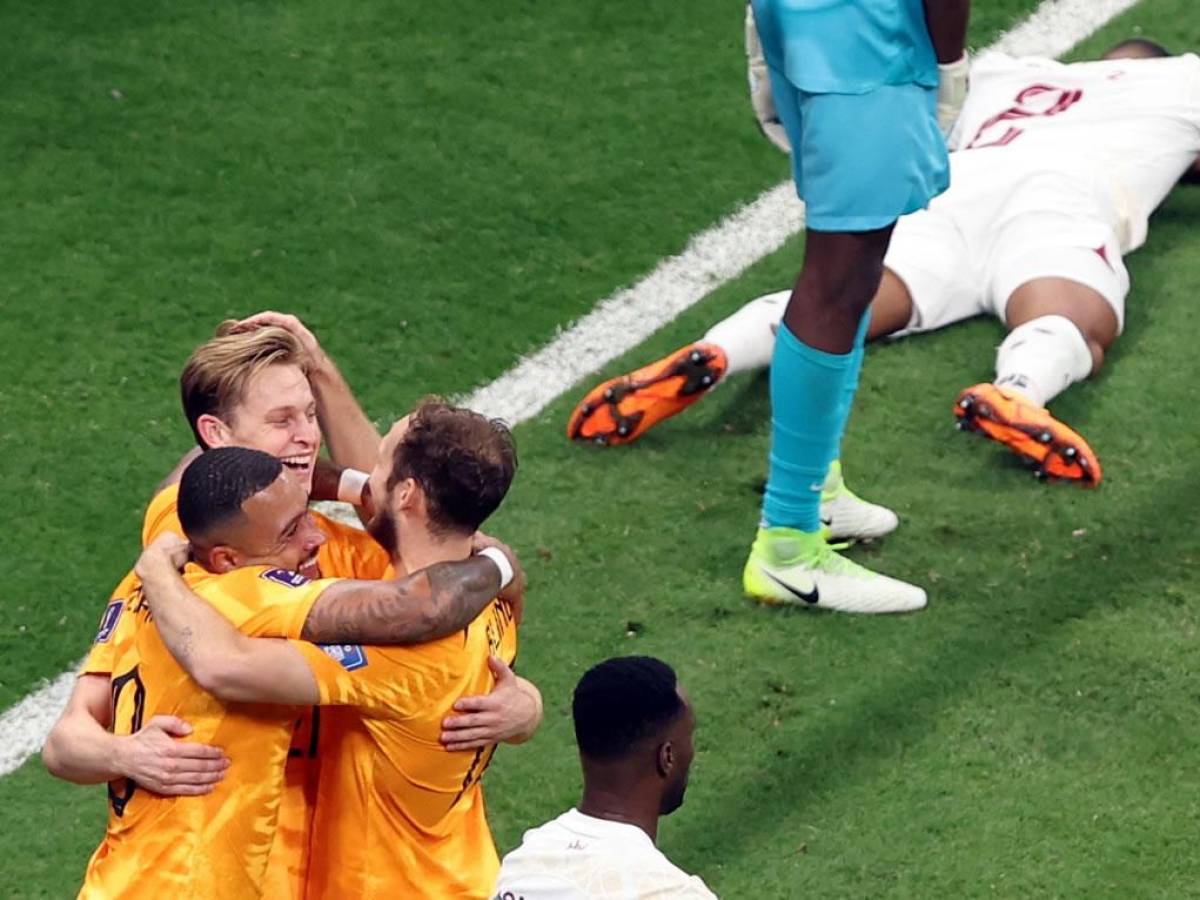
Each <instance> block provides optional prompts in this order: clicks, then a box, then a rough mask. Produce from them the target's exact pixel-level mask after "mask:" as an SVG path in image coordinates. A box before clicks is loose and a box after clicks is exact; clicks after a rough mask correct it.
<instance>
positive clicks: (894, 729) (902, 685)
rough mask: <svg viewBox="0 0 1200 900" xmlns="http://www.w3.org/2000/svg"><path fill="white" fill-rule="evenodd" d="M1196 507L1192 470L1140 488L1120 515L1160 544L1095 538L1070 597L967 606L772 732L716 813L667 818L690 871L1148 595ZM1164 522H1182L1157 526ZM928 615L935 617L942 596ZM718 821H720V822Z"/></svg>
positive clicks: (855, 778)
mask: <svg viewBox="0 0 1200 900" xmlns="http://www.w3.org/2000/svg"><path fill="white" fill-rule="evenodd" d="M1198 510H1200V482H1198V481H1197V480H1195V479H1192V480H1190V481H1188V482H1187V483H1185V484H1176V485H1173V486H1172V485H1170V484H1169V483H1167V482H1164V483H1163V485H1162V487H1161V489H1160V490H1158V491H1157V492H1156V493H1153V494H1149V495H1143V496H1142V498H1141V499H1140V501H1139V502H1138V503H1137V504H1136V505H1135V508H1132V509H1130V510H1129V511H1128V513H1127V514H1126V515H1124V516H1123V517H1122V518H1123V521H1124V522H1125V523H1126V525H1127V526H1128V529H1129V533H1157V534H1158V535H1159V538H1158V541H1157V542H1156V544H1155V545H1154V547H1153V551H1154V552H1153V553H1148V552H1146V547H1145V545H1144V544H1140V543H1138V542H1135V541H1125V542H1120V541H1115V540H1109V541H1104V540H1101V541H1097V542H1096V543H1095V544H1094V545H1092V546H1089V547H1088V548H1087V551H1086V552H1081V553H1080V554H1079V556H1078V559H1076V560H1075V562H1074V563H1073V566H1074V568H1073V570H1072V571H1073V573H1075V574H1077V575H1078V581H1077V582H1075V585H1076V590H1075V592H1074V593H1073V595H1072V596H1070V597H1061V596H1054V595H1053V594H1051V593H1050V592H1049V591H1045V592H1032V591H1031V592H1026V593H1024V594H1022V595H1018V596H1013V597H1010V598H1009V604H1008V605H1007V606H1005V607H1004V608H1001V609H998V608H996V606H995V605H992V604H980V605H979V606H978V607H977V609H976V612H975V614H974V615H971V616H970V617H969V619H967V620H963V619H962V618H961V615H960V619H959V621H960V624H959V625H958V626H956V627H954V628H953V629H952V630H950V631H948V632H943V633H942V634H940V635H936V636H934V637H933V639H932V640H931V641H930V642H929V643H928V644H925V645H924V646H923V648H922V650H921V651H920V652H921V655H920V657H919V658H913V662H912V667H911V668H908V669H906V670H905V671H904V672H903V673H902V674H900V675H898V677H897V678H896V680H895V681H894V683H892V684H889V685H888V686H887V687H886V688H885V689H883V690H877V691H871V692H870V693H869V695H868V696H861V697H858V698H857V699H850V700H849V705H848V704H847V703H846V701H845V700H840V701H839V706H840V707H841V709H842V714H841V715H840V716H839V717H838V721H837V722H829V721H826V722H822V723H818V724H817V725H816V726H815V727H813V728H812V730H809V731H807V732H806V733H805V734H804V737H803V743H802V745H801V746H799V747H797V746H796V745H795V741H794V735H792V736H789V735H787V734H785V733H783V732H780V733H779V734H778V736H777V737H774V738H772V737H771V736H770V733H768V737H767V738H766V739H764V740H762V741H761V744H762V746H761V748H760V751H761V753H760V758H761V761H762V764H761V767H760V768H759V769H757V771H756V772H755V773H754V776H753V778H746V777H735V778H730V779H727V780H724V781H723V782H721V783H720V784H719V791H720V793H721V795H722V796H721V797H713V796H711V794H712V793H715V791H716V790H717V789H718V785H717V783H716V782H713V783H711V784H712V786H711V787H709V788H707V789H706V792H707V793H709V794H710V796H709V797H708V798H707V801H706V804H705V805H706V807H707V808H708V809H710V810H711V811H712V812H711V813H709V814H707V815H703V816H695V817H691V816H688V815H687V813H686V811H685V812H684V814H683V815H682V816H681V817H680V818H681V820H682V821H680V822H678V823H673V824H672V833H673V839H674V840H675V841H676V842H677V845H678V846H680V847H687V848H689V849H690V854H689V855H690V856H691V860H690V861H691V862H693V863H694V864H695V868H697V869H700V870H708V871H713V870H715V868H716V867H719V866H721V865H726V864H733V863H735V862H736V861H737V860H739V859H741V858H742V857H744V856H746V855H747V854H748V853H751V852H752V851H753V850H754V848H755V846H756V845H757V843H759V842H760V841H761V840H763V839H765V837H766V836H767V835H768V834H769V833H770V832H771V831H772V830H773V829H774V828H775V827H776V824H777V823H776V820H775V819H774V817H773V816H772V815H771V809H772V808H780V809H800V810H803V809H805V808H807V807H811V806H813V805H814V804H817V803H819V802H821V801H823V800H826V799H828V798H830V797H835V796H836V795H837V794H839V793H840V792H842V791H843V790H845V789H847V788H850V787H852V786H853V785H855V784H858V783H861V782H866V781H869V780H870V779H872V778H875V777H877V775H878V774H879V771H880V770H882V769H884V768H885V767H887V766H888V765H889V764H892V763H895V762H897V761H898V760H899V759H901V758H902V757H903V756H904V755H905V754H906V752H907V751H908V750H909V749H911V748H915V747H916V746H917V745H918V744H919V743H920V742H921V741H922V740H923V738H925V737H926V735H927V734H928V733H929V732H930V731H932V730H933V729H934V726H935V723H936V720H937V718H938V717H939V715H941V714H942V713H943V712H944V711H945V710H946V709H947V708H949V707H951V706H952V705H954V704H956V703H957V702H959V701H960V699H961V698H962V697H963V696H965V695H967V694H969V693H970V692H971V691H972V690H974V689H975V688H976V687H977V685H978V680H979V678H980V677H981V675H983V674H984V673H986V672H987V671H988V670H989V669H992V668H993V667H995V666H997V664H1002V665H1003V666H1004V667H1006V668H1013V667H1015V666H1019V665H1020V663H1019V662H1018V661H1019V660H1020V659H1021V658H1022V657H1026V656H1029V655H1031V654H1032V653H1034V652H1036V651H1037V650H1039V649H1040V648H1041V647H1043V646H1044V645H1046V644H1048V643H1052V642H1054V641H1057V640H1059V637H1060V629H1061V628H1062V627H1063V626H1064V625H1069V624H1070V623H1072V622H1073V621H1075V620H1078V619H1082V618H1086V617H1087V616H1089V615H1091V614H1092V613H1094V612H1096V611H1098V610H1103V609H1118V608H1126V607H1128V606H1130V605H1134V604H1137V605H1143V604H1150V603H1152V602H1153V601H1152V600H1150V599H1149V596H1150V595H1151V593H1152V592H1153V591H1154V590H1155V589H1156V586H1158V583H1159V582H1160V581H1161V579H1162V578H1164V577H1167V578H1170V577H1173V576H1174V575H1175V574H1177V573H1176V572H1174V571H1168V572H1164V570H1163V568H1162V566H1161V564H1160V560H1162V559H1176V558H1181V557H1186V556H1187V555H1188V554H1190V553H1193V552H1194V547H1195V542H1194V537H1193V536H1194V534H1195V529H1196V528H1197V526H1200V512H1198ZM1164 521H1169V522H1173V523H1175V527H1173V528H1171V529H1169V530H1166V529H1162V528H1161V527H1158V526H1159V525H1160V523H1162V522H1164ZM1060 562H1061V561H1060V560H1059V559H1058V558H1057V557H1055V556H1054V555H1052V554H1048V555H1047V556H1046V557H1043V559H1042V561H1041V565H1039V566H1037V567H1036V568H1033V567H1031V569H1030V571H1029V572H1028V574H1027V575H1025V576H1024V577H1023V578H1022V579H1021V580H1020V581H1021V583H1024V584H1037V583H1038V581H1039V575H1044V576H1045V583H1047V584H1053V583H1054V581H1053V579H1052V578H1051V577H1050V576H1051V570H1052V569H1053V568H1054V567H1055V565H1056V564H1058V563H1060ZM1039 570H1041V572H1039ZM935 603H936V597H935ZM922 615H923V616H937V615H938V610H937V607H936V605H935V606H932V607H931V608H930V610H929V611H927V612H925V613H923V614H922ZM776 625H777V623H776V624H764V627H776ZM931 630H936V629H931ZM702 702H703V700H701V703H702ZM713 702H719V700H718V699H716V698H714V701H713ZM701 709H702V708H701ZM714 819H717V820H719V822H720V823H722V825H723V826H724V827H719V828H718V827H714V821H713V820H714Z"/></svg>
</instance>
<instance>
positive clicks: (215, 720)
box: [80, 565, 329, 900]
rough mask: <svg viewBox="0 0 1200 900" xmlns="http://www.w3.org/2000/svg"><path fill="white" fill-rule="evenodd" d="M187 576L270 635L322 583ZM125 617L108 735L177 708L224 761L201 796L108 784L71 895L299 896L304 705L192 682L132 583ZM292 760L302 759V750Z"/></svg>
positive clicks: (279, 632)
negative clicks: (101, 828)
mask: <svg viewBox="0 0 1200 900" xmlns="http://www.w3.org/2000/svg"><path fill="white" fill-rule="evenodd" d="M184 577H185V579H186V580H187V581H188V583H189V584H190V585H191V587H192V589H193V590H194V591H195V592H196V593H197V594H199V595H200V596H201V597H202V598H204V599H205V600H206V601H208V602H209V603H210V604H212V606H213V607H214V608H216V609H217V610H218V611H219V612H220V613H221V614H222V615H224V616H225V617H226V618H227V619H229V620H230V622H232V623H233V624H234V625H235V626H237V627H238V628H239V629H240V630H241V631H243V632H245V633H247V634H256V635H270V636H277V637H288V636H295V635H298V634H299V633H300V631H301V629H302V628H303V624H304V620H305V617H306V616H307V612H308V610H309V609H311V607H312V604H313V603H315V602H316V599H317V598H318V597H319V596H320V594H321V592H322V591H324V590H325V588H326V587H328V584H329V581H327V580H321V581H308V580H307V579H304V578H302V577H301V576H298V575H296V574H295V573H292V572H287V571H284V570H279V569H269V568H266V567H261V566H260V567H255V568H249V569H239V570H236V571H234V572H230V573H227V574H225V575H219V576H218V575H212V574H210V573H208V572H205V571H203V570H202V569H199V568H198V567H196V566H194V565H191V566H189V567H188V568H187V570H185V573H184ZM126 622H127V623H129V625H130V626H131V627H132V628H133V629H134V640H133V641H132V645H131V646H127V647H126V648H124V650H123V652H121V653H120V655H119V656H118V658H117V665H116V669H115V671H114V672H113V676H112V684H113V698H114V710H113V722H114V725H113V730H114V732H115V733H117V734H131V733H133V732H135V731H137V730H138V729H139V728H140V727H141V726H142V725H143V724H144V723H145V722H147V721H149V719H150V718H151V717H153V716H155V715H174V716H178V717H180V718H182V719H183V720H185V721H186V722H188V723H189V724H190V725H191V726H192V729H193V731H192V734H191V735H190V736H189V738H188V740H195V741H198V742H201V743H208V744H214V745H216V746H219V747H221V748H222V749H224V751H225V753H226V755H227V756H228V757H229V758H230V760H231V761H232V765H231V766H230V768H229V770H228V772H227V774H226V777H225V779H224V780H223V781H222V782H220V784H219V785H218V786H217V788H216V790H214V791H213V792H212V793H211V794H208V795H204V796H199V797H179V798H171V797H160V796H158V795H155V794H150V793H148V792H146V791H145V790H143V789H141V788H140V787H139V786H138V785H136V784H135V783H133V782H130V781H127V780H124V779H122V780H119V781H116V782H113V783H112V784H111V785H110V786H109V820H108V829H107V831H106V834H105V837H104V841H103V842H102V843H101V845H100V847H99V849H97V851H96V853H95V854H94V855H93V857H92V860H91V862H90V863H89V866H88V870H87V874H86V876H85V882H84V886H83V890H82V892H81V894H80V896H81V897H89V898H91V897H95V898H108V897H115V896H120V897H129V898H143V897H145V898H159V897H164V896H176V897H189V898H213V900H215V898H218V897H232V896H239V897H240V896H245V897H258V896H271V897H276V896H278V897H283V898H288V897H299V896H302V891H303V880H304V876H305V873H306V866H307V850H308V832H309V823H310V811H311V808H312V798H311V797H310V796H309V795H308V794H306V789H307V787H308V782H307V779H306V777H305V772H304V771H303V770H301V771H300V772H299V774H297V775H296V777H294V778H293V777H292V773H290V772H289V771H288V767H289V766H290V765H291V764H292V762H293V760H292V759H291V758H290V754H289V748H290V746H291V743H292V737H293V731H294V730H295V729H296V722H297V717H298V716H303V715H307V710H298V709H295V708H289V707H281V706H269V705H266V704H235V703H231V704H227V703H222V702H221V701H218V700H217V699H216V698H214V697H212V696H211V695H209V694H206V693H205V692H203V691H201V690H200V689H199V688H198V687H197V686H196V684H195V682H194V681H192V680H191V679H190V678H189V677H188V676H187V673H186V672H184V671H183V669H182V668H181V667H180V666H179V665H178V663H176V661H175V660H174V658H173V657H172V656H171V655H170V653H169V652H168V651H167V649H166V646H165V645H164V644H163V642H162V639H161V637H160V636H159V634H158V631H157V629H156V628H155V627H154V624H153V621H152V619H151V617H150V615H149V609H148V607H147V606H146V604H145V603H144V601H143V600H142V598H141V596H140V590H135V592H134V594H133V596H132V597H131V598H130V600H129V601H127V603H126V605H125V607H124V610H123V612H122V614H121V619H120V620H119V621H118V628H120V627H122V626H123V625H124V623H126ZM297 762H298V763H300V764H309V768H311V760H309V759H307V758H304V759H299V760H297ZM314 791H315V788H314ZM285 826H286V827H291V828H293V829H294V831H295V833H294V835H293V836H292V838H293V839H292V840H291V841H290V842H289V841H285V840H277V835H278V834H279V833H280V830H281V829H283V828H284V827H285ZM268 885H269V886H270V890H269V892H268V890H267V886H268Z"/></svg>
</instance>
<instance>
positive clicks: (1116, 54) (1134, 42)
mask: <svg viewBox="0 0 1200 900" xmlns="http://www.w3.org/2000/svg"><path fill="white" fill-rule="evenodd" d="M1170 55H1171V51H1170V50H1168V49H1167V48H1166V47H1164V46H1163V45H1162V44H1156V43H1154V41H1148V40H1146V39H1145V38H1130V39H1129V40H1127V41H1121V43H1119V44H1117V45H1116V46H1115V47H1113V48H1112V49H1111V50H1109V51H1108V52H1107V53H1105V54H1104V56H1103V57H1101V58H1102V59H1160V58H1162V57H1165V56H1170Z"/></svg>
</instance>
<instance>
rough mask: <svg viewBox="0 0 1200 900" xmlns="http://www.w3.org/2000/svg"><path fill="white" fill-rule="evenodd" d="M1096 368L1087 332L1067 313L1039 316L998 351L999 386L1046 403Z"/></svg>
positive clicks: (1010, 337) (1012, 334)
mask: <svg viewBox="0 0 1200 900" xmlns="http://www.w3.org/2000/svg"><path fill="white" fill-rule="evenodd" d="M1091 371H1092V353H1091V351H1090V350H1089V349H1088V345H1087V341H1086V340H1084V337H1083V333H1082V332H1081V331H1080V330H1079V328H1078V326H1076V325H1075V323H1074V322H1072V321H1071V320H1070V319H1068V318H1066V317H1065V316H1039V317H1038V318H1036V319H1031V320H1030V321H1028V322H1026V323H1025V324H1024V325H1020V326H1018V327H1016V328H1014V329H1013V330H1012V331H1010V332H1009V333H1008V337H1006V338H1005V339H1004V343H1002V344H1001V345H1000V349H999V350H998V351H997V353H996V380H995V382H994V383H995V384H996V385H998V386H999V387H1004V388H1011V389H1013V390H1016V391H1018V392H1020V393H1021V394H1022V395H1023V396H1025V397H1026V398H1027V399H1028V400H1029V401H1030V402H1032V403H1036V404H1037V405H1038V406H1045V405H1046V404H1047V403H1049V402H1050V401H1051V400H1053V399H1054V398H1055V397H1057V396H1058V395H1059V394H1061V393H1062V392H1063V391H1064V390H1066V389H1067V388H1068V387H1070V386H1071V385H1072V384H1074V383H1075V382H1077V381H1082V380H1083V379H1085V378H1087V377H1088V375H1089V374H1090V373H1091Z"/></svg>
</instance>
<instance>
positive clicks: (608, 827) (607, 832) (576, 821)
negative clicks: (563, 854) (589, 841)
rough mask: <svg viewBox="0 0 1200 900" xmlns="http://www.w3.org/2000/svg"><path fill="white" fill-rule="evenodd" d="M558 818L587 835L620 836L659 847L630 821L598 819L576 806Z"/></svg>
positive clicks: (597, 836)
mask: <svg viewBox="0 0 1200 900" xmlns="http://www.w3.org/2000/svg"><path fill="white" fill-rule="evenodd" d="M558 820H559V821H560V822H561V823H562V824H563V826H564V827H566V828H568V829H570V830H571V831H574V832H576V833H578V834H582V835H584V836H586V837H593V838H620V839H621V840H625V841H641V842H644V843H645V844H646V845H647V846H649V847H651V848H652V849H655V850H657V849H658V848H657V847H655V845H654V841H652V840H651V839H650V835H648V834H646V832H644V831H643V830H642V829H641V828H639V827H638V826H636V825H631V824H630V823H628V822H616V821H613V820H612V819H598V818H596V817H595V816H589V815H586V814H585V813H581V812H580V811H579V810H578V809H576V808H574V807H572V808H571V809H569V810H567V811H566V812H565V813H563V814H562V815H561V816H559V817H558Z"/></svg>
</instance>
